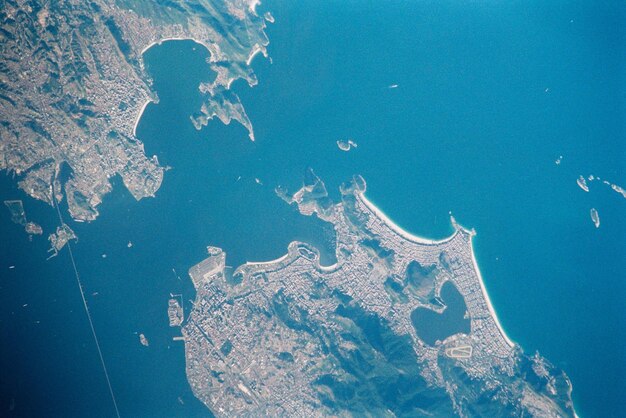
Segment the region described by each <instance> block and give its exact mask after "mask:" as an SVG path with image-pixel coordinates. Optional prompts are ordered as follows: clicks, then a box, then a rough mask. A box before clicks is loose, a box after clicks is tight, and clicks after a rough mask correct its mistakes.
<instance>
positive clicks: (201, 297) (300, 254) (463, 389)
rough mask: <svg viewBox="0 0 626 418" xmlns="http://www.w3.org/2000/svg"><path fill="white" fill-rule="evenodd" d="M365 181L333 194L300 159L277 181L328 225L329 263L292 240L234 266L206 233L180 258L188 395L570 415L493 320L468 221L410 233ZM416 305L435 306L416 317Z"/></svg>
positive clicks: (220, 409) (424, 411) (537, 367)
mask: <svg viewBox="0 0 626 418" xmlns="http://www.w3.org/2000/svg"><path fill="white" fill-rule="evenodd" d="M365 190H366V184H365V181H364V180H363V179H362V178H361V177H355V178H354V179H353V180H352V181H351V182H349V183H346V184H344V185H343V186H342V188H341V201H340V202H338V203H336V202H333V201H331V199H330V198H329V197H328V193H327V191H326V188H325V185H324V183H323V182H322V181H321V180H320V179H319V178H317V177H316V176H315V174H314V173H313V172H312V171H309V172H307V175H306V180H305V184H304V186H303V187H302V188H301V189H300V190H298V191H297V192H296V193H294V194H288V193H287V192H285V191H284V190H281V191H279V194H280V196H281V197H282V198H283V199H284V200H285V201H287V202H288V203H290V204H294V205H297V207H298V209H299V211H300V212H301V213H302V214H304V215H315V216H318V217H319V218H321V219H322V220H324V221H326V222H329V223H331V224H332V225H333V227H334V233H335V255H336V259H337V261H336V263H335V264H333V265H328V266H326V265H322V264H321V263H320V252H319V250H318V249H316V248H314V247H312V246H310V245H309V244H307V243H304V242H292V243H291V244H290V245H289V248H288V251H287V254H285V255H284V256H283V257H281V258H279V259H277V260H274V261H269V262H262V263H246V264H244V265H242V266H239V267H238V268H237V269H236V270H235V271H234V272H231V271H230V269H227V268H226V254H225V253H223V252H222V251H220V250H219V249H216V248H215V247H211V248H212V251H211V252H210V254H209V257H208V258H207V259H205V260H204V261H202V262H201V263H199V264H198V265H196V266H194V267H193V268H191V270H190V272H189V274H190V276H191V279H192V281H193V284H194V286H195V288H196V292H197V294H196V300H195V303H194V304H193V309H192V310H191V312H190V314H189V316H188V318H187V319H186V320H185V322H184V324H183V327H182V333H183V336H184V341H185V353H186V354H185V355H186V369H187V378H188V380H189V383H190V385H191V387H192V390H193V392H194V394H195V395H196V396H197V397H198V399H200V400H201V401H202V402H203V403H204V404H205V405H206V406H207V407H209V408H210V409H211V411H212V412H213V413H214V414H216V415H218V416H233V415H256V414H261V415H267V416H284V415H287V416H291V415H309V414H312V415H319V414H322V415H342V414H357V415H359V414H371V415H375V416H377V415H380V416H394V415H402V414H410V415H429V416H450V415H458V416H574V414H575V412H574V409H573V405H572V401H571V385H570V382H569V379H568V378H567V376H566V375H565V374H564V373H563V372H562V371H560V370H558V369H556V368H555V367H553V366H552V365H550V363H549V362H548V361H547V360H545V359H544V358H543V357H541V356H540V355H539V354H537V355H535V356H532V357H529V356H527V355H525V354H524V353H523V351H522V349H521V348H520V347H519V346H518V345H516V344H515V343H514V342H513V341H511V339H510V338H508V337H507V335H506V334H505V332H504V330H503V329H502V327H501V326H500V324H499V322H498V319H497V316H496V313H495V311H494V309H493V307H492V306H491V302H490V300H489V297H488V294H487V291H486V289H485V286H484V283H483V280H482V277H481V275H480V272H479V270H478V265H477V262H476V259H475V256H474V251H473V248H472V237H473V236H474V232H473V231H470V230H467V229H465V228H463V227H462V226H460V225H459V224H458V223H456V221H455V220H454V219H452V223H453V226H454V233H453V234H452V235H451V236H450V237H448V238H446V239H443V240H439V241H436V240H429V239H425V238H421V237H418V236H416V235H413V234H410V233H408V232H407V231H404V230H403V229H401V228H400V227H399V226H397V225H396V224H394V223H393V222H392V221H391V220H390V219H389V218H388V217H386V216H385V215H384V214H383V213H382V212H381V211H380V210H379V209H378V208H377V207H376V206H375V205H374V204H373V203H372V202H370V201H369V200H368V199H367V198H366V197H365ZM442 289H444V290H446V289H447V291H448V292H447V293H446V292H443V291H442ZM452 293H454V294H458V295H459V298H458V299H459V301H456V302H455V301H453V300H452V298H448V296H449V295H448V294H452ZM453 303H455V304H456V305H454V306H453V305H452V304H453ZM448 310H449V311H448ZM453 311H455V312H457V313H458V312H460V315H458V316H457V317H451V318H448V319H446V320H445V321H444V320H439V318H442V317H444V316H446V315H447V316H450V315H448V314H450V312H453ZM424 312H429V316H430V317H432V318H433V320H432V321H430V322H428V323H427V324H420V323H418V322H419V320H420V315H421V314H422V313H424ZM463 312H464V313H463ZM464 324H468V326H465V325H464ZM421 325H425V326H421ZM433 330H436V331H437V333H436V334H437V336H438V337H437V338H430V339H429V338H426V336H425V335H422V334H421V333H422V332H430V331H433ZM429 340H432V341H429Z"/></svg>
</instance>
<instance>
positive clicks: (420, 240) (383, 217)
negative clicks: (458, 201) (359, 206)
mask: <svg viewBox="0 0 626 418" xmlns="http://www.w3.org/2000/svg"><path fill="white" fill-rule="evenodd" d="M357 196H358V197H359V198H360V199H361V201H362V202H363V203H364V204H365V205H366V206H367V207H368V209H370V210H371V211H372V212H374V213H375V214H376V216H378V217H379V218H380V219H381V220H382V221H383V222H384V223H385V224H386V225H387V226H388V227H389V228H390V229H392V230H393V231H394V232H396V233H398V235H400V236H402V237H403V238H406V239H407V240H409V241H413V242H416V243H419V244H428V245H437V244H443V243H446V242H448V241H450V240H451V239H453V238H454V237H455V235H456V234H457V233H458V232H459V231H460V230H461V229H463V230H465V228H463V227H461V226H459V225H457V226H456V228H457V229H456V231H455V232H454V233H453V234H452V235H451V236H450V237H448V238H444V239H442V240H439V241H435V240H431V239H428V238H423V237H419V236H417V235H413V234H411V233H410V232H407V231H405V230H404V229H402V228H401V227H400V226H398V225H397V224H396V223H395V222H393V221H392V220H391V219H390V218H389V217H388V216H387V215H385V213H384V212H383V211H382V210H380V209H379V208H378V207H376V205H374V204H373V203H372V202H371V201H370V200H368V199H367V198H366V197H365V193H363V192H361V193H358V194H357ZM465 231H467V230H465ZM470 236H471V238H470V251H471V254H472V264H473V265H474V271H475V272H476V275H477V276H478V281H479V283H480V290H481V291H482V293H483V297H484V298H485V302H486V303H487V309H489V313H490V314H491V317H492V318H493V320H494V321H495V323H496V326H497V327H498V330H499V331H500V334H501V335H502V337H503V338H504V340H505V341H506V343H507V344H508V345H509V346H510V347H513V346H515V343H514V342H513V341H512V340H511V339H510V338H509V336H508V335H507V334H506V332H505V331H504V328H502V325H501V324H500V321H499V320H498V315H497V314H496V311H495V309H494V308H493V305H492V304H491V300H490V299H489V294H488V293H487V288H486V287H485V282H484V281H483V277H482V275H481V274H480V270H479V268H478V262H477V261H476V254H475V253H474V245H473V243H472V241H471V240H472V239H473V237H474V234H470Z"/></svg>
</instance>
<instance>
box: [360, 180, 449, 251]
mask: <svg viewBox="0 0 626 418" xmlns="http://www.w3.org/2000/svg"><path fill="white" fill-rule="evenodd" d="M356 195H357V196H358V197H359V198H360V199H361V201H362V202H363V203H364V204H365V206H367V208H368V209H369V210H370V211H372V212H373V213H374V214H375V215H376V216H377V217H378V218H380V219H381V220H382V221H383V223H384V224H385V225H387V226H388V227H389V228H390V229H391V230H392V231H394V232H395V233H397V234H398V235H400V236H401V237H402V238H405V239H407V240H409V241H412V242H415V243H417V244H426V245H438V244H444V243H446V242H448V241H450V240H452V239H453V238H454V236H455V235H456V234H457V233H458V231H459V229H458V228H456V230H455V232H454V233H453V234H452V235H450V236H449V237H447V238H444V239H441V240H434V239H430V238H425V237H420V236H417V235H413V234H411V233H410V232H408V231H406V230H404V229H402V228H401V227H400V226H399V225H398V224H396V223H395V222H394V221H392V220H391V219H390V218H389V217H388V216H387V215H385V213H384V212H383V211H382V210H380V209H379V208H378V206H376V205H375V204H374V203H373V202H372V201H371V200H369V199H368V198H367V197H365V193H364V192H358V193H356Z"/></svg>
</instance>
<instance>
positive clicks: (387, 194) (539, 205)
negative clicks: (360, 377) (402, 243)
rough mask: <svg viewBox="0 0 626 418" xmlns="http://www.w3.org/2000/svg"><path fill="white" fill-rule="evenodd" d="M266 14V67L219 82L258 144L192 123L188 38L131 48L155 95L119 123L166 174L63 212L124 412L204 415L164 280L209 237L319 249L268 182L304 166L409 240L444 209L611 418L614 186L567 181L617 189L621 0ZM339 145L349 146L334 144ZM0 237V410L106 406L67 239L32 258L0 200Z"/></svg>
mask: <svg viewBox="0 0 626 418" xmlns="http://www.w3.org/2000/svg"><path fill="white" fill-rule="evenodd" d="M266 10H269V11H271V12H272V13H273V15H274V16H275V18H276V23H275V24H274V25H270V27H269V28H268V30H267V32H268V36H269V38H270V41H271V45H270V48H269V52H270V55H271V57H272V63H270V62H269V61H268V60H265V59H263V58H261V57H257V58H256V59H255V60H254V62H253V66H254V69H255V71H256V73H257V75H258V78H259V85H258V86H256V87H255V88H252V89H251V88H249V87H248V86H247V85H246V84H245V83H243V82H240V81H239V82H236V83H235V84H234V87H233V88H234V90H235V91H236V92H237V93H238V94H239V95H240V97H241V100H242V102H243V103H244V106H245V107H246V109H247V111H248V115H249V117H250V119H251V120H252V123H253V125H254V129H255V135H256V142H254V143H253V142H250V141H249V140H248V139H247V133H246V132H245V130H244V129H243V128H242V127H241V126H239V125H234V124H233V125H231V126H223V125H222V124H221V123H220V122H215V121H212V122H210V123H209V125H208V126H207V127H206V128H204V129H203V130H202V131H196V130H195V129H194V128H193V126H192V124H191V122H190V120H189V115H190V114H192V113H193V112H194V111H196V110H198V109H199V107H200V105H201V103H202V97H201V95H200V93H199V92H198V89H197V87H198V83H199V82H200V81H202V80H208V79H210V78H211V77H212V75H211V74H210V71H209V69H208V65H207V64H206V62H205V59H206V58H207V56H208V52H207V51H206V50H204V49H203V48H202V47H200V46H198V45H196V44H194V43H193V42H191V41H171V42H166V43H164V44H163V45H161V46H155V47H153V48H152V49H150V50H149V51H148V52H147V53H146V55H145V58H146V62H147V67H148V70H149V71H150V73H151V74H152V76H153V78H154V80H155V89H156V91H157V92H158V94H159V97H160V102H159V103H158V104H150V105H149V106H148V107H147V108H146V111H145V113H144V115H143V117H142V119H141V122H140V124H139V127H138V131H137V133H138V136H139V138H140V139H141V140H142V141H144V143H145V148H146V152H147V154H148V155H153V154H156V155H158V157H159V161H160V162H161V163H162V164H164V165H169V166H171V167H172V169H171V170H170V171H168V172H167V173H166V175H165V180H164V182H163V185H162V188H161V189H160V190H159V192H158V193H157V196H156V197H155V198H152V199H145V200H142V201H141V202H138V203H137V202H135V201H134V200H133V198H132V197H131V196H130V194H129V193H128V192H127V191H126V190H124V188H123V186H122V184H121V181H119V179H116V180H115V190H114V192H113V193H111V194H110V195H108V196H106V198H105V200H104V203H103V204H102V205H101V207H100V212H101V216H100V217H99V218H98V220H97V221H95V222H93V223H91V224H71V226H72V227H73V228H74V229H75V231H76V232H77V234H78V235H79V242H78V243H76V244H75V245H74V246H73V249H74V253H75V256H76V261H77V267H78V270H79V272H80V274H81V278H82V280H83V284H84V287H85V291H86V294H87V300H88V303H89V306H90V309H91V312H92V315H93V319H94V322H95V327H96V330H97V332H98V335H99V337H100V341H101V346H102V350H103V354H104V357H105V359H106V361H107V365H108V368H109V374H110V376H111V383H112V385H113V389H114V391H115V394H116V397H117V400H118V403H119V406H120V410H121V413H122V415H123V416H151V417H157V416H164V417H165V416H181V415H191V416H199V415H206V414H208V412H207V410H206V409H205V408H204V406H203V405H202V404H201V403H200V402H199V401H197V400H195V398H194V397H193V395H192V393H191V390H190V388H189V386H188V384H187V382H186V378H185V370H184V351H183V346H182V343H181V342H174V341H172V337H173V336H175V335H176V332H177V330H176V329H171V328H169V327H168V322H167V312H166V311H167V300H168V297H169V294H170V293H181V292H182V293H183V295H184V300H185V302H186V307H189V306H190V304H189V302H188V301H189V300H190V299H193V297H194V293H193V287H192V286H191V283H190V280H189V279H188V277H187V275H186V271H187V269H188V268H189V267H190V266H192V265H193V264H195V263H197V262H198V261H200V260H201V259H202V258H204V256H205V253H206V250H205V248H206V246H207V245H215V246H220V247H222V248H224V249H225V250H226V251H227V252H228V262H227V264H229V265H233V266H235V265H237V264H238V263H241V262H244V261H245V260H267V259H271V258H275V257H278V256H280V255H282V254H283V253H284V252H285V251H286V248H287V244H288V243H289V242H290V241H291V240H293V239H299V240H305V241H309V242H311V243H313V244H314V245H316V246H319V247H320V248H323V249H325V250H326V251H328V249H329V248H330V239H331V236H332V235H331V233H330V232H329V229H328V227H326V226H324V225H323V224H322V223H321V222H320V221H318V220H316V219H313V218H306V217H302V216H299V215H298V214H297V213H296V211H295V210H294V209H293V208H291V207H288V206H287V205H286V204H285V203H284V202H283V201H282V200H280V199H279V198H277V197H276V196H275V194H274V191H273V190H274V187H276V186H277V185H283V186H287V187H288V188H290V189H291V190H294V189H295V188H297V187H299V185H300V184H301V181H302V178H303V175H304V172H305V169H306V168H307V167H308V166H310V167H312V168H313V169H314V170H315V171H316V173H317V174H318V175H319V176H320V177H321V178H322V179H323V180H324V181H325V182H326V185H327V187H328V188H329V190H333V191H334V190H336V188H337V187H338V185H339V184H340V183H341V182H343V181H345V180H348V179H349V178H350V177H351V176H352V175H353V174H361V175H363V177H364V178H365V179H366V180H367V184H368V189H367V190H368V191H367V195H368V197H369V198H370V199H371V200H372V201H373V202H375V203H376V204H377V205H379V206H380V207H381V209H382V210H383V211H384V212H386V213H387V214H388V215H389V216H390V217H391V218H392V219H394V220H395V221H396V222H397V223H398V224H400V225H401V226H402V227H404V228H405V229H407V230H410V231H411V232H413V233H415V234H418V235H422V236H426V237H431V238H441V237H444V236H446V235H448V234H450V233H451V232H452V227H451V225H450V221H449V212H450V211H451V212H452V213H453V215H454V216H455V217H456V219H457V220H458V221H459V222H460V223H462V224H463V225H465V226H467V227H473V228H475V229H476V231H477V233H478V235H477V238H476V240H475V244H476V252H477V256H478V261H479V265H480V268H481V271H482V273H483V277H484V279H485V281H486V285H487V288H488V291H489V294H490V296H491V299H492V301H493V304H494V306H495V309H496V311H497V312H498V315H499V318H500V322H501V323H502V324H503V326H504V328H505V329H506V332H507V333H508V334H509V336H510V337H511V338H512V339H513V340H515V341H516V342H518V343H519V344H520V345H521V346H522V347H523V348H524V350H525V351H526V352H528V353H534V352H535V351H536V350H539V351H540V352H541V353H542V354H543V355H544V356H545V357H547V358H548V359H549V360H551V361H552V362H553V363H554V364H556V365H558V366H559V367H561V368H563V369H564V370H565V371H566V372H567V374H568V375H569V376H570V378H571V380H572V382H573V386H574V393H573V395H574V400H575V404H576V409H577V411H578V413H579V415H581V416H583V417H611V416H614V417H618V416H623V414H624V410H625V409H626V403H625V399H626V397H624V396H623V394H624V392H625V391H626V379H625V378H624V374H625V373H626V352H625V348H624V347H626V315H625V314H624V305H623V301H624V298H625V296H626V269H624V261H625V260H626V199H624V198H622V197H621V196H620V195H619V194H617V193H615V192H613V191H612V190H610V189H609V188H608V187H606V186H604V185H603V184H600V183H599V182H593V183H591V185H590V187H591V191H590V192H589V193H585V192H583V191H582V190H581V189H580V188H578V186H577V185H576V178H577V177H578V176H579V175H580V174H582V175H585V176H587V175H589V174H594V175H596V176H600V177H601V178H603V179H607V180H610V181H611V182H614V183H617V184H620V185H622V186H623V187H626V138H625V132H626V130H625V127H626V117H625V114H626V112H625V107H624V97H625V94H626V88H625V86H626V83H625V80H624V74H625V66H624V65H625V64H624V63H625V62H624V56H625V53H626V39H625V38H624V29H623V28H624V26H623V22H624V17H625V15H624V10H623V9H622V10H620V7H619V6H618V5H617V2H615V3H612V2H602V3H601V4H600V3H598V2H589V1H580V2H575V1H569V2H566V1H562V2H561V1H558V2H557V1H547V2H546V1H527V2H480V3H476V2H462V3H460V4H459V3H458V2H434V1H423V2H407V1H384V2H382V1H356V0H349V1H343V2H337V1H321V2H314V3H313V2H292V1H288V0H272V1H268V2H267V4H263V6H262V7H261V10H260V12H264V11H266ZM391 85H398V86H397V88H389V86H391ZM348 138H350V139H353V140H354V141H355V142H356V143H357V144H358V148H356V149H353V150H351V151H350V152H347V153H346V152H342V151H340V150H339V149H338V148H337V146H336V141H337V140H338V139H348ZM559 156H563V158H562V161H561V163H560V164H559V165H557V164H555V160H556V159H557V158H559ZM239 176H241V178H240V180H237V179H238V178H239ZM255 178H258V179H259V180H260V181H261V183H262V184H257V182H256V181H255ZM14 183H15V181H14V180H13V179H11V178H10V177H7V176H2V178H1V179H0V199H2V200H5V199H13V198H22V199H25V197H24V194H23V193H21V192H19V191H18V190H17V189H16V188H15V186H14ZM25 207H26V211H27V215H28V216H29V218H31V219H33V220H34V221H38V222H41V223H42V224H43V225H44V227H45V228H46V233H49V232H50V230H51V229H52V228H53V227H54V226H55V225H56V224H55V213H54V211H53V210H52V209H51V208H48V207H46V206H45V205H43V204H41V203H37V202H33V201H32V200H26V199H25ZM592 207H595V208H597V209H598V211H599V214H600V218H601V226H600V228H599V229H596V228H595V227H594V225H593V224H592V222H591V219H590V216H589V210H590V209H591V208H592ZM0 230H1V231H2V239H1V240H0V370H1V372H0V415H2V416H5V415H17V416H112V415H113V413H114V411H113V409H112V405H111V402H110V398H109V395H108V391H107V387H106V382H105V380H104V377H103V374H102V369H101V366H100V363H99V360H98V356H97V352H96V349H95V346H94V344H93V340H92V336H91V333H90V330H89V325H88V322H87V320H86V317H85V314H84V311H83V307H82V303H81V300H80V294H79V291H78V288H77V286H76V282H75V278H74V276H73V273H72V271H71V264H70V260H69V255H68V252H67V251H66V250H64V251H62V252H61V253H60V254H59V256H58V257H56V258H53V259H51V260H50V261H45V258H46V256H47V254H46V253H45V250H46V248H47V242H45V239H44V238H42V237H35V238H34V240H33V241H32V242H29V241H28V239H27V237H26V235H25V233H24V232H23V231H22V230H21V229H20V227H18V226H17V225H13V224H11V223H10V217H9V213H8V211H7V210H6V209H2V208H0ZM129 241H130V242H132V244H133V246H132V247H131V248H128V246H127V244H128V242H129ZM103 254H106V258H103V257H102V255H103ZM327 255H328V254H327ZM11 265H15V269H11V270H9V268H8V267H9V266H11ZM177 276H180V279H179V278H178V277H177ZM26 304H27V305H26ZM24 305H26V306H24ZM38 321H39V322H38ZM137 333H144V334H145V335H146V337H147V338H148V340H149V341H150V346H149V347H143V346H141V345H140V343H139V338H138V336H137ZM10 406H13V407H14V411H13V412H12V413H11V412H10V411H9V407H10Z"/></svg>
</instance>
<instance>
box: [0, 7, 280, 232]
mask: <svg viewBox="0 0 626 418" xmlns="http://www.w3.org/2000/svg"><path fill="white" fill-rule="evenodd" d="M257 3H258V1H257V0H191V1H183V0H170V1H164V0H160V1H153V0H116V1H113V0H92V1H78V0H61V1H53V2H50V1H43V0H25V1H15V0H0V52H1V53H2V61H1V62H0V170H6V171H8V172H9V173H13V174H14V175H15V176H16V177H17V179H18V185H19V187H20V188H21V189H22V190H23V191H24V192H26V193H27V194H28V195H29V196H31V197H33V198H35V199H39V200H42V201H44V202H46V203H48V204H50V205H54V204H55V201H57V202H58V201H61V200H62V199H63V196H65V197H66V198H67V204H68V208H69V213H70V215H71V217H72V218H73V219H75V220H79V221H91V220H94V219H96V217H97V216H98V205H99V204H100V203H101V201H102V199H103V196H104V195H106V194H107V193H108V192H109V191H111V188H112V185H111V182H110V179H111V178H112V177H114V176H119V177H121V179H122V181H123V184H124V185H125V187H126V188H127V189H128V190H129V191H130V193H131V194H132V195H133V196H134V197H135V198H136V199H137V200H139V199H142V198H144V197H147V196H153V195H154V194H155V192H156V191H157V190H158V189H159V187H160V185H161V182H162V180H163V173H164V169H163V167H161V166H160V165H159V162H158V160H157V158H156V156H153V157H148V156H146V154H145V152H144V146H143V144H142V142H141V141H139V140H138V139H137V137H136V136H135V127H136V124H137V121H138V120H139V117H140V116H141V113H142V111H143V109H144V108H145V105H146V104H147V103H148V102H150V101H157V100H158V98H157V96H156V94H155V92H153V91H152V90H151V80H150V77H149V76H148V74H147V73H146V71H145V69H144V64H143V59H142V54H143V52H144V51H145V50H146V49H148V48H150V47H151V46H152V45H154V44H157V43H160V42H162V41H163V40H167V39H193V40H195V41H196V42H198V43H200V44H202V45H204V46H205V47H206V48H207V49H208V50H209V51H210V54H211V55H210V65H211V68H212V70H213V71H214V72H215V73H216V77H215V79H214V81H213V82H211V83H206V84H203V85H202V86H199V88H200V89H201V91H202V92H203V93H204V94H205V95H206V102H205V104H204V106H203V107H202V109H199V116H196V117H195V119H194V123H195V124H196V125H197V126H198V127H200V126H202V124H205V123H206V121H207V120H208V119H210V118H212V117H215V116H217V117H218V118H219V119H220V120H222V121H224V122H225V123H227V122H229V121H230V120H237V121H239V122H241V123H242V124H243V125H244V126H246V128H247V129H248V130H249V132H250V137H251V138H252V139H253V138H254V135H253V133H252V125H251V123H250V121H249V119H248V117H247V115H246V113H245V110H244V109H243V106H242V104H241V102H240V100H239V98H238V97H237V95H235V94H234V93H232V92H231V91H230V90H229V88H230V85H231V83H232V82H233V81H234V80H236V79H243V80H245V81H247V83H248V84H249V85H251V86H252V85H255V84H256V83H257V80H256V77H255V75H254V74H253V72H252V70H251V68H250V66H249V63H250V62H249V61H250V59H251V57H253V56H254V55H255V54H257V53H259V52H262V53H263V54H265V53H266V46H267V45H268V40H267V37H266V36H265V33H264V29H265V20H264V18H263V17H259V16H258V15H257V13H256V11H255V7H256V4H257ZM53 194H54V196H53Z"/></svg>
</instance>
